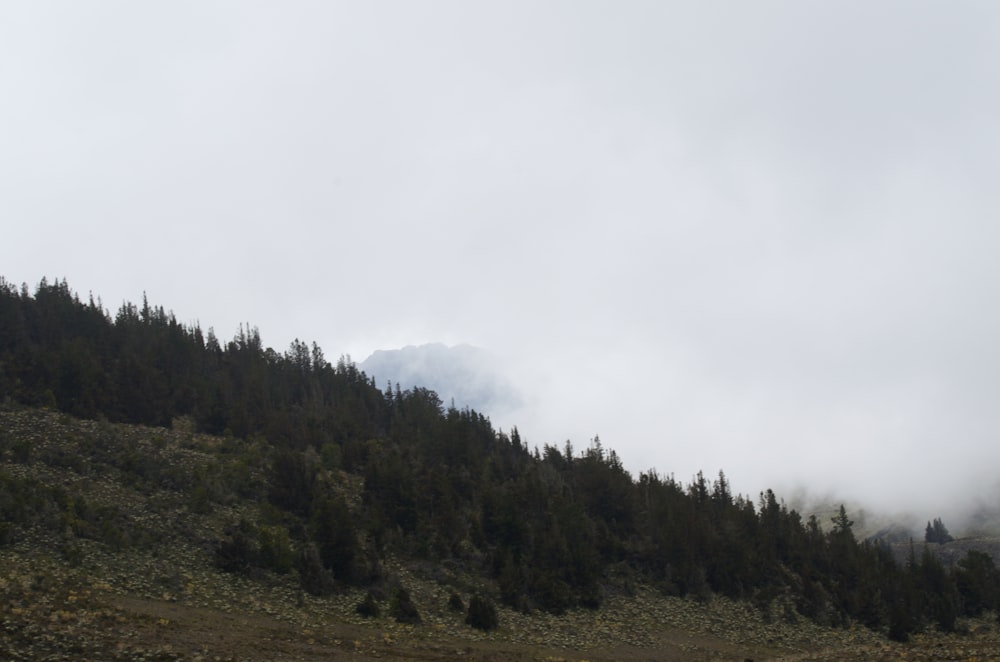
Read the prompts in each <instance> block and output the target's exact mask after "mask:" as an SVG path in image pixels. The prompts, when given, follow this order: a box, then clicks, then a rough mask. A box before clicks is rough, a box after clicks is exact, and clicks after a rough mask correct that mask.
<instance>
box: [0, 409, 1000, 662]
mask: <svg viewBox="0 0 1000 662" xmlns="http://www.w3.org/2000/svg"><path fill="white" fill-rule="evenodd" d="M185 423H186V421H184V420H178V421H176V425H175V426H174V428H173V429H166V428H155V427H144V426H133V425H124V424H112V423H108V422H100V421H85V420H78V419H74V418H72V417H69V416H66V415H64V414H58V413H56V412H51V411H43V410H37V409H22V408H17V407H14V408H11V407H9V406H8V407H6V408H3V409H2V410H0V430H2V435H0V485H2V489H0V503H2V507H3V509H4V515H5V520H4V521H5V523H6V525H7V528H6V529H5V533H4V535H5V540H4V544H3V545H2V546H0V564H2V566H3V568H4V572H3V575H2V577H0V604H2V605H3V617H2V629H0V657H3V658H4V659H11V660H14V659H81V658H87V659H107V660H115V659H121V660H126V659H127V660H133V659H151V660H202V659H219V660H330V659H333V660H337V659H345V660H346V659H353V660H366V659H383V660H384V659H398V660H445V659H454V658H455V657H462V658H463V659H469V660H498V659H522V660H528V659H536V660H541V659H545V660H570V659H582V658H586V659H589V660H623V659H634V660H652V659H657V660H698V659H706V658H711V659H723V660H725V659H732V660H744V659H748V658H749V659H758V660H762V659H777V658H781V659H811V660H839V659H845V656H846V657H861V656H883V657H885V656H902V655H909V656H911V657H912V656H914V654H915V653H919V651H921V650H932V651H934V652H935V653H936V654H939V655H940V654H950V655H954V656H958V655H959V652H960V653H961V655H963V656H966V657H968V656H979V658H980V659H991V658H992V657H994V656H996V655H1000V632H998V629H997V628H995V627H994V626H993V625H991V624H990V623H989V622H985V621H974V620H973V621H969V622H968V623H967V624H966V627H971V628H975V629H976V630H977V633H976V634H975V635H940V634H933V633H929V634H928V635H924V637H923V638H922V640H921V642H920V643H917V644H898V643H893V642H889V641H887V640H885V638H884V637H883V636H881V635H879V634H878V633H876V632H871V631H866V630H858V629H853V628H852V629H841V628H829V627H824V626H819V625H815V624H812V623H810V622H809V621H807V620H804V619H801V618H798V617H794V616H790V615H789V613H788V612H787V611H785V612H782V611H781V610H770V611H767V612H763V611H761V610H759V609H757V608H755V607H753V606H751V605H749V604H748V603H745V602H740V601H732V600H728V599H726V598H722V597H716V598H713V599H711V600H708V601H704V600H690V599H682V598H678V597H670V596H667V595H665V594H664V593H663V592H662V591H659V590H656V589H653V588H652V587H650V586H645V585H641V584H640V585H636V586H634V587H632V589H631V590H629V591H628V592H624V591H616V592H613V593H611V594H609V595H608V596H607V599H606V601H605V604H604V605H603V606H602V608H601V609H600V610H577V611H573V612H570V613H567V614H563V615H558V616H557V615H551V614H545V613H538V612H535V613H530V614H525V613H522V612H520V611H517V610H514V609H511V608H509V607H505V606H503V605H500V606H499V614H500V619H499V620H500V626H499V627H498V628H497V629H495V630H491V631H489V632H483V631H480V630H476V629H473V628H471V627H469V626H468V625H466V624H465V622H464V620H465V619H464V616H465V614H464V613H462V612H456V611H455V610H453V609H452V608H451V607H450V606H449V601H450V598H451V596H453V595H458V596H459V598H460V599H461V600H462V601H463V602H466V603H467V602H468V601H469V599H470V597H471V596H472V595H474V594H477V593H478V594H482V593H487V594H488V593H490V592H492V590H493V589H492V588H491V587H490V585H489V582H487V581H485V580H484V579H483V578H482V577H480V576H477V575H476V574H469V573H463V572H461V570H460V569H458V568H456V567H455V566H454V565H438V564H428V563H427V562H425V561H417V560H406V559H401V558H398V557H389V558H386V559H384V561H383V570H382V574H383V579H381V580H380V581H379V582H377V583H376V585H375V588H376V593H380V595H379V598H378V604H380V605H381V608H382V611H383V613H382V615H381V616H379V617H375V618H366V617H363V616H361V615H360V614H358V613H357V610H356V607H357V605H358V604H360V603H362V602H364V600H365V597H366V595H367V594H368V593H369V592H370V591H371V588H365V587H347V586H342V587H339V588H338V589H337V590H336V591H335V592H333V593H331V594H329V595H324V596H314V595H311V594H310V593H308V592H305V591H303V590H302V588H301V586H300V582H299V580H298V578H297V577H296V573H295V571H294V570H291V569H289V568H286V567H283V566H282V565H281V564H280V563H278V564H276V566H274V567H272V568H270V569H268V568H256V569H255V570H253V571H252V572H231V571H226V570H223V569H222V567H221V566H222V565H224V563H223V559H221V558H220V554H219V552H220V550H222V549H225V547H226V544H227V542H231V541H232V539H233V538H232V536H233V534H234V532H237V531H240V530H255V531H256V532H257V533H258V535H260V534H265V535H264V536H263V537H261V538H259V539H260V540H264V539H266V533H267V532H269V531H270V532H273V531H275V530H276V529H277V528H278V527H280V526H282V522H283V521H284V520H283V518H282V517H280V516H278V514H277V513H275V512H274V510H273V509H271V508H269V507H268V506H267V504H266V502H265V503H261V502H260V500H259V494H257V495H255V494H254V493H253V492H254V488H253V487H252V486H253V485H254V484H258V482H260V484H261V485H263V483H264V482H266V478H265V476H266V474H267V468H266V463H260V462H259V457H260V456H259V455H258V453H259V451H260V450H261V449H260V448H259V447H257V448H255V444H253V443H247V442H243V441H240V440H237V439H234V438H232V437H229V438H226V437H213V436H210V435H204V434H199V433H196V432H193V431H191V430H190V429H189V427H188V426H187V425H185ZM255 456H257V457H258V460H257V461H255V460H253V459H252V458H253V457H255ZM338 476H339V478H340V479H342V482H341V486H342V487H343V493H344V495H345V499H346V501H347V502H348V503H350V504H352V505H351V510H356V509H359V508H361V507H362V504H361V502H360V499H359V498H358V497H359V484H358V481H357V480H355V479H352V478H351V477H350V476H348V475H346V474H338ZM29 507H30V510H29ZM20 508H24V509H23V510H19V509H20ZM398 587H404V588H405V589H406V590H407V591H408V592H409V594H410V595H411V596H412V601H413V603H414V604H415V606H416V608H417V610H418V612H419V614H420V617H421V624H420V625H413V624H404V623H398V622H397V621H396V619H395V618H394V617H393V616H392V615H391V614H390V613H389V607H390V603H391V598H388V597H387V596H388V595H389V594H391V593H392V592H393V590H396V589H398Z"/></svg>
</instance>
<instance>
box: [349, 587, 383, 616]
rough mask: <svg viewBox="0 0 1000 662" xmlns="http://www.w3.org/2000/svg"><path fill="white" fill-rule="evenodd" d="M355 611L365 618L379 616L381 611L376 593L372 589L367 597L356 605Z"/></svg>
mask: <svg viewBox="0 0 1000 662" xmlns="http://www.w3.org/2000/svg"><path fill="white" fill-rule="evenodd" d="M354 611H356V612H357V613H358V614H360V615H361V616H364V617H365V618H378V615H379V614H380V613H381V610H380V609H379V606H378V603H377V602H376V601H375V595H374V594H373V593H372V592H371V591H368V592H367V593H366V594H365V599H364V600H362V601H361V602H359V603H358V604H357V606H355V607H354Z"/></svg>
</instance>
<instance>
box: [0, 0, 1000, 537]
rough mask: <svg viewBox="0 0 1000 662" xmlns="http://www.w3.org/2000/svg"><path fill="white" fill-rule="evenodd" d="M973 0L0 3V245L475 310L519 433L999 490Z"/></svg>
mask: <svg viewBox="0 0 1000 662" xmlns="http://www.w3.org/2000/svg"><path fill="white" fill-rule="evenodd" d="M998 29H1000V7H998V6H997V5H995V3H989V2H971V1H969V2H962V1H959V2H951V3H927V2H911V1H907V2H902V1H888V0H887V1H884V2H876V3H872V2H841V3H819V2H801V1H798V0H795V1H791V0H790V1H787V2H767V1H765V2H760V3H752V4H749V3H736V2H711V1H709V2H699V3H683V4H682V3H672V2H660V1H657V2H642V1H634V2H628V3H612V2H593V1H590V2H588V1H580V0H574V1H569V0H567V1H549V2H541V3H539V2H510V1H506V2H502V3H500V2H496V3H468V2H459V1H456V2H442V1H436V0H435V1H428V2H420V3H411V2H403V1H399V2H297V1H292V2H282V3H273V4H266V3H256V2H253V3H251V2H235V1H234V2H211V1H207V2H206V1H199V2H188V3H185V2H171V3H132V2H125V1H121V2H106V1H98V2H92V3H75V2H31V3H19V4H16V5H14V4H5V5H4V6H3V7H0V98H2V99H3V103H0V127H2V129H0V223H2V236H3V239H2V241H0V274H2V275H3V276H4V277H6V278H7V279H8V280H10V281H14V282H21V281H26V282H28V283H29V285H31V286H33V285H34V284H36V283H37V282H38V280H39V279H40V278H41V277H42V276H47V277H48V278H50V279H52V278H63V277H65V278H67V279H68V281H69V283H70V286H71V287H72V288H73V289H75V290H77V291H79V292H80V293H81V294H82V295H83V296H86V293H87V292H90V291H92V292H93V293H94V294H95V295H99V296H101V297H102V300H103V303H104V305H105V306H106V307H108V308H109V309H111V311H112V313H113V312H114V311H115V309H116V308H117V307H118V306H119V305H120V304H121V302H122V301H123V300H130V301H139V300H141V297H142V295H143V293H144V292H145V293H146V294H147V295H148V297H149V299H150V301H151V302H152V303H156V304H158V305H163V306H165V307H166V308H168V309H172V310H173V311H174V312H175V314H176V315H177V317H178V319H180V320H181V321H183V322H186V323H192V324H193V323H196V322H197V323H200V324H201V325H202V326H203V327H205V328H207V327H210V326H211V327H214V329H215V331H216V333H217V334H218V335H219V336H220V337H221V338H226V337H231V335H233V334H235V332H236V330H237V328H238V325H239V324H240V323H241V322H242V323H246V322H249V323H250V324H252V325H256V326H258V327H259V328H260V331H261V334H262V337H263V340H264V342H265V344H267V345H270V346H273V347H275V348H276V349H278V350H279V351H282V350H284V349H285V348H286V347H287V346H288V344H289V343H290V342H291V341H292V339H294V338H301V339H304V340H307V341H312V340H315V341H316V342H318V343H319V344H320V345H321V346H322V347H323V349H324V350H325V352H326V354H327V356H331V357H333V356H337V355H339V354H346V355H350V356H352V357H353V358H354V359H355V360H357V361H360V360H362V359H364V358H365V357H367V356H368V355H370V354H371V353H372V352H374V351H375V350H378V349H393V348H400V347H404V346H406V345H419V344H422V343H427V342H443V343H446V344H449V345H455V344H461V343H468V344H471V345H474V346H477V347H482V348H486V349H488V350H489V351H491V352H493V353H494V354H496V355H497V356H499V357H501V364H502V365H503V370H504V373H505V374H504V377H505V378H507V379H509V380H510V381H511V383H513V384H516V385H517V387H518V390H519V395H520V397H522V399H523V403H522V405H521V406H520V407H518V408H517V410H515V411H509V412H498V413H496V414H495V415H494V417H493V418H494V421H495V423H497V424H498V425H502V426H504V427H505V428H509V427H510V426H511V425H515V424H516V425H517V426H518V428H519V430H520V432H521V435H522V437H523V438H524V439H525V440H526V441H527V442H528V443H529V444H530V445H538V446H541V445H542V444H546V443H549V444H558V445H562V443H563V442H564V441H565V440H567V439H570V440H572V442H573V443H574V445H576V446H577V448H583V447H586V445H587V444H588V442H589V440H590V439H591V438H592V437H593V436H594V435H600V438H601V440H602V442H603V443H604V445H605V446H607V447H611V448H614V449H615V450H617V452H618V453H619V455H620V456H621V457H622V459H623V460H624V461H625V464H626V466H627V467H628V468H629V469H630V470H632V471H633V472H638V471H641V470H645V469H649V468H653V467H655V468H656V469H657V470H658V471H660V473H673V474H675V475H676V476H677V478H678V479H680V480H683V481H687V480H689V479H690V477H691V476H692V475H694V473H695V472H696V471H698V470H699V469H701V470H704V471H705V472H706V474H707V475H710V476H714V475H715V473H716V472H717V471H718V470H719V469H720V468H721V469H724V470H725V471H726V473H727V475H728V476H729V478H730V479H731V481H732V483H733V487H734V489H736V490H738V491H741V492H744V493H748V494H752V495H755V494H756V493H757V492H758V491H759V490H761V489H763V488H765V487H769V486H770V487H774V488H775V489H776V490H778V491H779V493H788V494H791V493H792V492H793V491H795V490H797V489H799V488H803V487H805V488H808V489H809V490H810V491H811V492H816V493H819V494H826V493H830V492H832V493H836V494H838V495H840V494H843V495H845V498H850V499H853V500H860V501H863V502H865V503H869V504H872V505H873V507H878V508H882V509H887V510H892V509H912V510H914V511H916V512H917V513H918V518H919V519H930V518H931V517H934V516H938V515H941V514H943V513H946V512H956V513H957V512H961V511H963V510H965V509H968V508H971V507H974V506H975V505H976V504H978V503H979V502H980V501H981V500H983V499H986V500H987V502H988V503H993V504H997V503H1000V498H998V497H997V496H996V495H997V494H998V492H997V489H998V482H997V481H998V478H997V471H996V467H997V466H1000V443H998V439H997V430H998V424H1000V407H998V406H997V405H996V403H997V402H998V401H1000V399H998V396H1000V383H998V377H997V375H998V374H1000V370H998V368H1000V355H998V349H997V338H1000V308H998V306H997V305H996V304H997V301H1000V297H998V295H1000V292H998V290H1000V273H998V272H1000V266H998V261H997V259H996V255H997V254H998V250H997V249H998V247H1000V224H998V223H997V222H996V218H997V212H998V211H1000V199H998V198H1000V188H998V187H997V186H996V184H995V181H994V180H995V173H996V172H998V165H1000V129H998V126H1000V125H998V123H997V120H996V118H997V117H1000V85H998V83H1000V39H998V38H997V37H998V32H1000V30H998Z"/></svg>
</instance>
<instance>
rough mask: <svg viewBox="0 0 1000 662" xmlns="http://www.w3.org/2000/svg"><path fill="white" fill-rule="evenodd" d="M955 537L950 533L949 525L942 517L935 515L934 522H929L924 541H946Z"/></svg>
mask: <svg viewBox="0 0 1000 662" xmlns="http://www.w3.org/2000/svg"><path fill="white" fill-rule="evenodd" d="M952 540H954V538H952V537H951V534H950V533H948V527H946V526H945V525H944V522H942V521H941V518H940V517H935V518H934V521H933V522H927V530H926V531H925V532H924V542H931V543H946V542H951V541H952Z"/></svg>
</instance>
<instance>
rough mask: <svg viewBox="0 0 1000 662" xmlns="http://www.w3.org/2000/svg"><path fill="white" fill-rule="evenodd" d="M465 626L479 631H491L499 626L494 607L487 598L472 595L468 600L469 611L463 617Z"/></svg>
mask: <svg viewBox="0 0 1000 662" xmlns="http://www.w3.org/2000/svg"><path fill="white" fill-rule="evenodd" d="M465 623H466V625H470V626H472V627H474V628H476V629H479V630H493V629H495V628H496V627H497V626H498V625H499V624H500V618H499V617H498V616H497V608H496V605H494V604H493V601H492V600H490V599H489V598H484V597H483V596H481V595H474V596H472V599H471V600H469V611H468V613H467V614H466V615H465Z"/></svg>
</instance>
